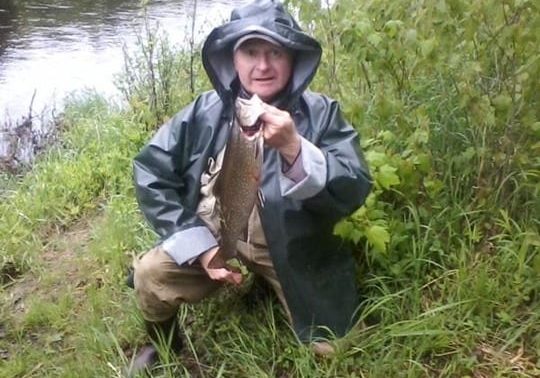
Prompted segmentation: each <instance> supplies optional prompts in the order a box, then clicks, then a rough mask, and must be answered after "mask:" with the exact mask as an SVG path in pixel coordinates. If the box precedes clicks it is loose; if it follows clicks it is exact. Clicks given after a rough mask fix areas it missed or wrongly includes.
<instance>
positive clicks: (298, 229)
mask: <svg viewBox="0 0 540 378" xmlns="http://www.w3.org/2000/svg"><path fill="white" fill-rule="evenodd" d="M202 57H203V64H204V68H205V70H206V72H207V74H208V76H209V78H210V80H211V82H212V84H213V86H214V89H215V90H213V91H210V92H207V93H204V94H202V95H200V96H199V97H198V98H197V99H196V100H195V101H194V102H193V103H192V104H190V105H189V106H187V107H186V108H185V109H183V110H182V111H181V112H180V113H178V114H177V115H176V116H175V117H174V118H173V119H172V120H170V121H169V122H168V123H167V124H165V125H164V126H162V127H161V128H160V130H159V131H158V132H157V134H156V135H155V136H154V137H153V139H152V140H151V141H150V142H149V143H148V144H147V145H146V146H145V147H144V148H143V149H142V151H141V152H140V153H139V155H138V156H137V157H136V158H135V162H134V176H135V185H136V193H137V198H138V201H139V205H140V208H141V210H142V212H143V213H144V215H145V216H146V218H147V220H148V221H149V222H150V223H151V224H152V226H153V227H154V229H155V230H156V232H157V233H158V234H159V235H161V237H162V239H161V243H160V244H159V245H158V246H157V247H156V248H154V249H152V250H151V251H149V252H147V253H145V254H144V255H143V256H142V257H139V258H137V259H136V260H135V262H134V269H135V272H134V284H135V291H136V297H137V301H138V304H139V307H140V309H141V311H142V313H143V317H144V319H145V320H146V323H147V329H148V333H149V336H150V338H151V339H152V340H153V341H154V342H158V341H159V340H160V337H161V340H163V337H168V341H169V345H170V347H171V349H172V350H173V351H174V352H178V351H179V349H180V348H181V340H180V337H179V335H178V332H177V331H176V328H177V324H176V314H177V311H178V308H179V306H180V305H182V303H185V302H188V303H195V302H198V301H200V300H202V299H203V298H206V297H208V296H209V295H210V294H211V293H213V292H214V291H215V290H216V289H218V288H219V287H221V286H223V285H224V284H240V283H241V282H242V275H241V274H240V273H237V272H234V271H230V270H229V269H227V268H220V269H210V268H209V267H208V263H209V261H210V260H211V259H212V258H213V256H214V255H215V254H216V252H217V251H218V249H219V243H218V241H217V240H218V239H219V235H216V233H215V232H213V227H212V222H215V210H216V209H215V197H214V196H213V192H212V185H213V183H214V182H215V178H216V177H217V176H218V175H219V170H220V168H221V167H220V160H221V158H222V155H223V151H224V148H225V144H226V141H227V136H228V133H229V130H230V127H229V125H230V123H231V121H232V117H233V112H234V105H235V101H236V99H237V98H250V97H251V96H252V95H255V94H256V95H258V96H259V97H260V98H261V99H262V100H263V101H264V103H265V105H264V113H263V114H262V115H261V117H260V120H261V121H262V122H263V125H264V126H263V136H264V141H265V150H264V163H263V168H262V178H261V183H260V189H261V192H262V195H263V197H264V206H257V207H256V208H255V209H254V211H253V212H252V215H251V217H250V220H249V227H248V229H249V230H250V235H248V236H246V237H245V238H242V239H241V240H239V241H238V253H239V259H240V260H241V261H242V263H243V264H245V265H246V267H247V268H248V269H250V270H251V271H252V272H254V273H255V274H259V275H261V276H263V277H264V278H265V279H266V280H267V281H268V282H269V284H270V285H271V286H272V288H273V289H274V290H275V292H276V294H277V296H278V298H279V300H280V301H281V303H282V304H283V305H284V308H285V310H286V313H287V315H288V317H289V320H290V322H291V323H292V326H293V329H294V331H295V333H296V334H297V336H298V338H299V339H300V340H302V341H303V342H306V343H310V344H311V345H312V346H313V348H314V351H315V352H316V353H319V354H326V353H330V352H331V351H332V349H331V347H330V345H329V344H328V343H325V342H324V339H325V338H326V337H329V336H330V335H329V334H328V333H327V332H326V331H325V330H330V331H331V332H332V333H333V336H337V337H340V336H343V335H344V334H345V333H346V332H347V330H348V329H349V328H350V327H351V326H352V325H353V322H354V313H355V310H356V309H357V306H358V295H357V291H356V285H355V268H354V261H353V259H352V256H351V254H350V252H349V251H348V250H346V249H345V247H344V246H343V245H342V243H341V242H340V241H339V240H338V239H337V238H336V237H334V236H333V234H332V230H333V226H334V224H335V223H336V222H337V221H338V220H339V219H340V218H342V217H344V216H346V215H348V214H350V213H351V212H353V211H354V210H355V209H357V208H358V207H359V206H361V205H362V203H363V201H364V199H365V197H366V196H367V194H368V192H369V190H370V187H371V184H370V178H369V174H368V170H367V168H366V166H365V164H364V162H363V159H362V156H361V152H360V151H359V140H358V135H357V133H356V132H355V130H354V129H353V128H352V127H351V126H349V125H348V124H346V123H345V121H344V120H343V119H342V116H341V113H340V110H339V107H338V105H337V103H336V102H335V101H333V100H331V99H329V98H327V97H325V96H323V95H320V94H315V93H312V92H309V91H306V88H307V86H308V85H309V83H310V82H311V80H312V78H313V76H314V75H315V72H316V70H317V67H318V65H319V61H320V57H321V47H320V45H319V43H318V42H317V41H316V40H314V39H313V38H311V37H310V36H308V35H307V34H305V33H303V32H302V31H301V29H300V27H299V26H298V24H297V23H296V21H295V20H294V19H293V18H292V17H291V15H290V14H289V13H287V12H286V11H285V10H284V9H283V6H282V5H281V4H280V3H278V2H275V1H268V0H266V1H255V2H253V3H251V4H249V5H247V6H244V7H241V8H239V9H236V10H234V11H233V12H232V15H231V20H230V22H228V23H226V24H224V25H222V26H220V27H218V28H216V29H214V30H213V31H212V32H211V33H210V35H209V36H208V38H207V40H206V41H205V43H204V46H203V50H202ZM248 243H249V244H248ZM156 359H157V353H156V350H155V347H154V346H152V345H149V346H147V347H146V348H144V349H143V350H141V351H140V353H139V354H138V355H137V357H136V360H135V362H134V370H137V369H145V368H147V367H150V366H151V365H152V364H153V363H154V362H155V361H156Z"/></svg>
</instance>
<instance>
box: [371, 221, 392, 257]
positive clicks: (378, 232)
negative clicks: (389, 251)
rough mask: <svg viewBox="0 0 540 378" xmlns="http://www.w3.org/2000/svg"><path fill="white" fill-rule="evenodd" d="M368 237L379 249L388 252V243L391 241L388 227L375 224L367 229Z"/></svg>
mask: <svg viewBox="0 0 540 378" xmlns="http://www.w3.org/2000/svg"><path fill="white" fill-rule="evenodd" d="M366 237H367V239H368V241H369V242H370V243H371V244H372V245H373V246H374V247H375V249H377V251H379V252H386V245H387V244H388V243H389V242H390V234H389V233H388V230H386V228H384V227H382V226H377V225H373V226H371V227H369V228H368V229H367V230H366Z"/></svg>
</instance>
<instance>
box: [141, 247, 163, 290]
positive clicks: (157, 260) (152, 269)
mask: <svg viewBox="0 0 540 378" xmlns="http://www.w3.org/2000/svg"><path fill="white" fill-rule="evenodd" d="M163 257H164V256H163V252H161V251H160V247H156V248H154V249H151V250H150V251H148V252H147V253H145V254H144V255H142V256H140V257H137V258H136V260H135V261H134V263H133V269H134V271H133V281H134V282H133V283H134V287H135V289H137V290H140V289H141V288H143V287H147V286H148V285H149V284H151V285H152V286H153V285H156V284H158V285H159V282H160V281H161V279H162V275H163V274H164V269H163V268H164V267H163V265H164V261H163V260H164V258H163Z"/></svg>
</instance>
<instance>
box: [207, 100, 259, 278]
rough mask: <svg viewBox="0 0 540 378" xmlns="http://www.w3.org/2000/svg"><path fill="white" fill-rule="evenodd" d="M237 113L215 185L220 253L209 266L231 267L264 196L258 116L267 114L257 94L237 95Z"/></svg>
mask: <svg viewBox="0 0 540 378" xmlns="http://www.w3.org/2000/svg"><path fill="white" fill-rule="evenodd" d="M234 113H235V114H234V119H233V123H232V127H231V131H230V133H229V138H228V140H227V145H226V147H225V153H224V156H223V164H222V167H221V171H220V173H219V176H218V177H217V179H216V184H215V186H214V195H215V197H216V202H217V207H218V214H219V221H220V242H219V248H218V251H217V253H216V254H215V255H214V257H213V258H212V259H211V260H210V262H209V263H208V267H209V268H210V269H218V268H227V269H231V268H232V267H231V266H230V265H228V263H227V262H228V261H229V260H231V259H232V258H234V257H235V256H236V253H237V250H236V244H237V241H238V240H239V238H240V237H241V236H242V235H243V233H244V231H245V230H246V228H247V227H248V222H249V217H250V215H251V212H252V211H253V208H254V206H255V205H256V203H257V200H258V199H259V200H260V198H261V194H260V192H259V190H260V178H261V173H262V172H261V171H262V165H263V147H264V139H263V132H262V127H263V125H262V121H261V120H260V119H259V117H260V116H261V115H262V114H263V113H264V108H263V102H262V100H261V99H260V98H259V97H258V96H257V95H254V96H253V97H252V98H251V99H241V98H238V99H237V100H236V103H235V112H234ZM233 270H235V271H237V270H236V269H233Z"/></svg>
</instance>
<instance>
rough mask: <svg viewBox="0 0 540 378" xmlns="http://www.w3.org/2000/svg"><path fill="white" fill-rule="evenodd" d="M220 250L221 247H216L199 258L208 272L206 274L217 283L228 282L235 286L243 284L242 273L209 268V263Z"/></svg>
mask: <svg viewBox="0 0 540 378" xmlns="http://www.w3.org/2000/svg"><path fill="white" fill-rule="evenodd" d="M218 250H219V247H214V248H212V249H209V250H208V251H206V252H204V253H203V254H202V255H201V256H200V257H199V261H200V262H201V265H202V267H203V269H204V270H205V271H206V274H208V277H210V278H211V279H213V280H216V281H222V282H228V283H231V284H233V285H240V284H241V283H242V273H241V272H233V271H231V270H229V269H226V268H219V269H211V268H209V267H208V263H209V262H210V261H211V260H212V258H213V257H214V256H215V255H216V253H217V251H218Z"/></svg>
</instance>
